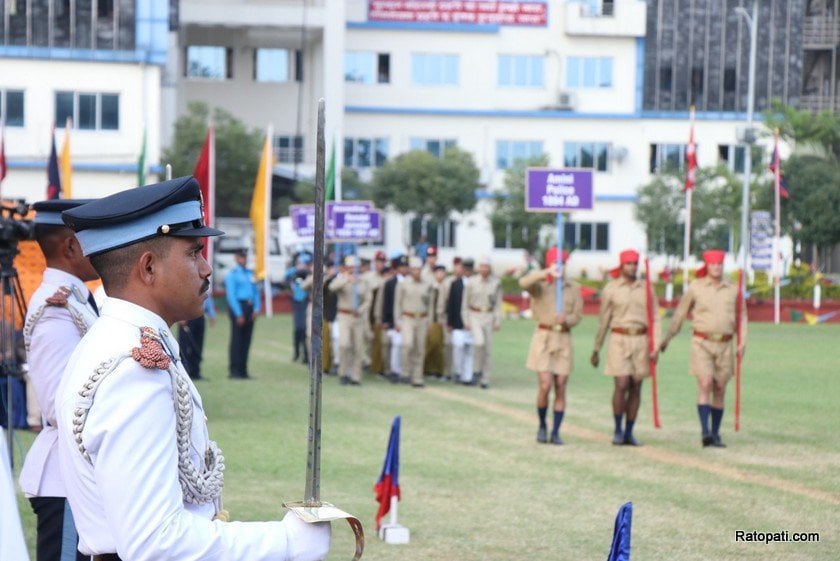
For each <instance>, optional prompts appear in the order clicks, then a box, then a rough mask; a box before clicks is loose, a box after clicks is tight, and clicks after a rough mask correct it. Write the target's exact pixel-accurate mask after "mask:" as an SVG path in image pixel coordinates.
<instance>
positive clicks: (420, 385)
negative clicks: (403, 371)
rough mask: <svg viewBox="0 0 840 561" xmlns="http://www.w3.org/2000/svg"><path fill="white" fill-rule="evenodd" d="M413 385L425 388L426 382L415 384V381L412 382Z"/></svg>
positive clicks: (413, 386)
mask: <svg viewBox="0 0 840 561" xmlns="http://www.w3.org/2000/svg"><path fill="white" fill-rule="evenodd" d="M411 387H412V388H425V387H426V384H424V383H423V382H420V383H419V384H415V383H414V382H412V384H411Z"/></svg>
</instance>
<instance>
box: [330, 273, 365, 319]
mask: <svg viewBox="0 0 840 561" xmlns="http://www.w3.org/2000/svg"><path fill="white" fill-rule="evenodd" d="M329 288H330V292H333V293H334V294H335V295H336V297H337V298H338V311H339V313H346V312H353V311H355V312H356V313H357V314H358V316H359V317H365V316H366V315H367V313H368V311H370V304H371V302H370V300H371V299H370V290H369V289H368V285H367V283H365V281H363V280H362V279H361V278H360V279H359V280H358V281H357V282H354V281H353V275H352V274H349V273H341V274H339V275H338V276H336V278H335V280H334V281H332V282H331V283H330V287H329ZM354 293H355V296H354ZM354 297H355V299H356V307H355V309H354V308H353V299H354Z"/></svg>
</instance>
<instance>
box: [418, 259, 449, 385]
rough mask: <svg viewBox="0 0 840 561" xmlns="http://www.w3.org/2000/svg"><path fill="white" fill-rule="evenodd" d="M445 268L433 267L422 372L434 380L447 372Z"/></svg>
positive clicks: (440, 266) (441, 266)
mask: <svg viewBox="0 0 840 561" xmlns="http://www.w3.org/2000/svg"><path fill="white" fill-rule="evenodd" d="M445 281H446V267H444V266H443V265H435V272H434V277H432V283H431V284H432V306H431V314H432V317H431V322H430V323H429V336H428V337H427V338H426V355H425V359H424V361H423V372H424V373H425V374H428V375H432V376H434V377H435V378H442V377H443V373H444V372H446V371H447V369H448V367H449V365H448V364H447V362H448V361H447V360H446V356H445V355H444V352H443V351H444V336H445V333H446V329H445V325H446V309H445V306H444V305H445V303H446V294H445V293H444V291H445V290H446V286H445Z"/></svg>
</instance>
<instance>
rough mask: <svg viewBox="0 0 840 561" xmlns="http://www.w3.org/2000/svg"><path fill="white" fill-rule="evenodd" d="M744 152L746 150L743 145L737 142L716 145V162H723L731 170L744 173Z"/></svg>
mask: <svg viewBox="0 0 840 561" xmlns="http://www.w3.org/2000/svg"><path fill="white" fill-rule="evenodd" d="M745 154H746V151H745V150H744V147H743V146H738V145H737V144H719V145H718V162H719V163H721V164H724V165H725V166H726V168H727V169H728V170H729V171H731V172H734V173H744V171H745V170H746V161H745V159H744V156H745Z"/></svg>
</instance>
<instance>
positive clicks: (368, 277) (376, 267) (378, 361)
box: [362, 251, 386, 374]
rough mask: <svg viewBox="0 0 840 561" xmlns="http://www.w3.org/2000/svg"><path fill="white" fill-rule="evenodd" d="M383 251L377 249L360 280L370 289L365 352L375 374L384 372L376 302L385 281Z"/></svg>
mask: <svg viewBox="0 0 840 561" xmlns="http://www.w3.org/2000/svg"><path fill="white" fill-rule="evenodd" d="M385 264H386V259H385V252H384V251H377V252H376V255H375V256H374V258H373V268H372V269H371V270H370V271H368V272H367V273H365V274H363V275H362V280H364V281H365V284H366V285H367V287H368V290H370V302H371V306H370V311H369V312H368V327H367V331H366V333H365V336H366V341H367V344H366V347H365V348H366V354H367V356H368V360H369V361H370V370H371V372H374V373H376V374H384V373H385V366H384V363H383V362H382V330H381V328H380V326H379V324H380V320H377V312H376V309H377V302H378V298H379V293H380V291H381V289H382V285H383V284H384V283H385V277H384V275H383V271H384V270H385Z"/></svg>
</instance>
